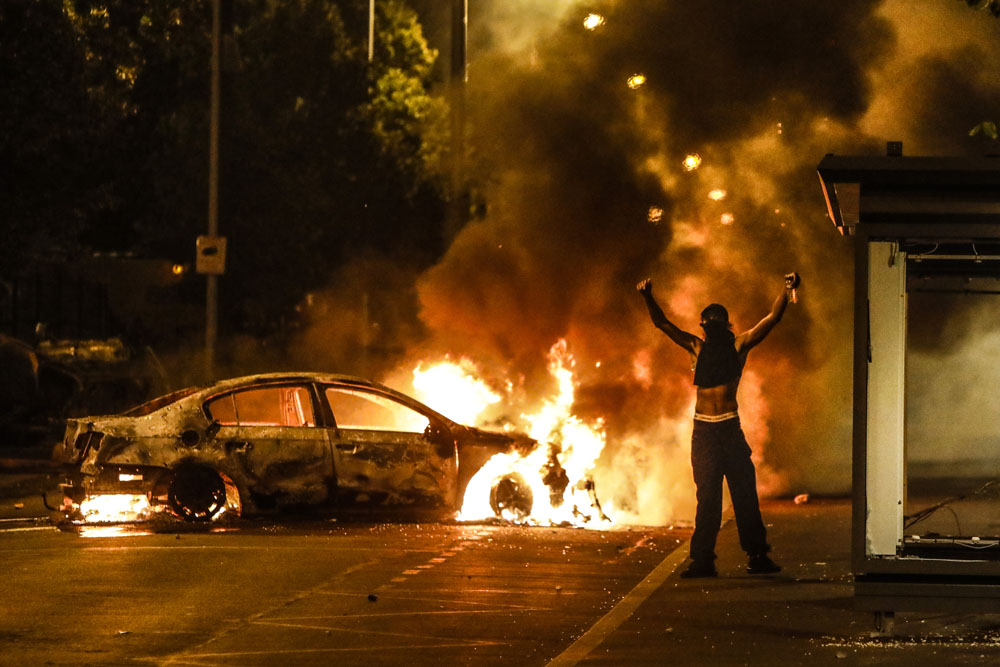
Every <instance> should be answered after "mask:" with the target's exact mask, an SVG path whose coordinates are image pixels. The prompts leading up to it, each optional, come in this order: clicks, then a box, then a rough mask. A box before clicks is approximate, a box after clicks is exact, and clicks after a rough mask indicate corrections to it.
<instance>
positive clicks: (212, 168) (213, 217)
mask: <svg viewBox="0 0 1000 667" xmlns="http://www.w3.org/2000/svg"><path fill="white" fill-rule="evenodd" d="M211 95H212V100H211V108H210V111H209V142H208V236H209V237H213V238H214V237H217V236H218V235H219V118H220V107H221V102H222V101H221V97H222V0H212V91H211ZM205 278H206V291H205V369H204V372H205V380H206V381H211V380H212V379H213V377H214V375H215V342H216V338H217V337H218V331H219V320H218V316H219V303H218V301H219V277H218V276H217V275H215V274H214V273H209V274H206V276H205Z"/></svg>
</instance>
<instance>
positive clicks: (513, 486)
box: [490, 472, 535, 521]
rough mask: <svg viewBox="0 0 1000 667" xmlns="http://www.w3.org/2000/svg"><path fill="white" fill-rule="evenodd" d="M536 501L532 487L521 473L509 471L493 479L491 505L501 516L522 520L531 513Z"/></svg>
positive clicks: (494, 511) (495, 512) (502, 517)
mask: <svg viewBox="0 0 1000 667" xmlns="http://www.w3.org/2000/svg"><path fill="white" fill-rule="evenodd" d="M534 502H535V499H534V494H532V492H531V487H530V486H528V483H527V482H526V481H524V477H522V476H521V475H520V474H519V473H516V472H512V473H508V474H506V475H502V476H500V477H497V478H496V479H495V480H493V486H492V487H490V507H491V508H493V513H494V514H496V515H497V516H498V517H499V518H501V519H514V520H515V521H518V520H521V519H523V518H525V517H527V516H529V515H530V514H531V508H532V506H533V505H534ZM505 513H506V514H505Z"/></svg>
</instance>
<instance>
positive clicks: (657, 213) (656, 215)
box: [649, 206, 663, 225]
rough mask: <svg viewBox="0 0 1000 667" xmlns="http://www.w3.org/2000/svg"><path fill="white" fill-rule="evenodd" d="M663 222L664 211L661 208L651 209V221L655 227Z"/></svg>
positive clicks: (653, 207) (651, 207)
mask: <svg viewBox="0 0 1000 667" xmlns="http://www.w3.org/2000/svg"><path fill="white" fill-rule="evenodd" d="M662 220H663V209H662V208H660V207H659V206H650V207H649V221H650V222H651V223H653V224H654V225H655V224H657V223H659V222H661V221H662Z"/></svg>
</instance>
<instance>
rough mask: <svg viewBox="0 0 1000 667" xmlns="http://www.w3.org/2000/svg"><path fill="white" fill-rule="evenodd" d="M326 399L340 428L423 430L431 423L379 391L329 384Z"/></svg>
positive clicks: (407, 431)
mask: <svg viewBox="0 0 1000 667" xmlns="http://www.w3.org/2000/svg"><path fill="white" fill-rule="evenodd" d="M326 398H327V401H329V403H330V409H331V410H332V411H333V417H334V421H335V422H336V423H337V426H338V427H339V428H343V429H360V430H369V431H398V432H403V433H422V432H423V431H424V430H425V429H426V428H427V426H428V425H429V424H430V419H428V418H427V417H426V416H425V415H423V414H421V413H419V412H417V411H416V410H413V409H412V408H410V407H409V406H406V405H402V404H401V403H397V402H396V401H393V400H392V399H390V398H387V397H385V396H380V395H378V394H372V393H368V392H363V391H356V390H352V389H341V388H337V387H328V388H327V389H326Z"/></svg>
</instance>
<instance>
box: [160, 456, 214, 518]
mask: <svg viewBox="0 0 1000 667" xmlns="http://www.w3.org/2000/svg"><path fill="white" fill-rule="evenodd" d="M167 501H168V502H169V503H170V507H171V509H173V511H174V512H175V513H176V514H177V515H178V516H179V517H181V518H182V519H184V520H185V521H208V520H209V519H211V518H212V517H214V516H215V515H216V514H218V513H219V511H220V510H221V509H222V508H223V507H225V506H226V483H225V482H224V481H223V480H222V477H220V476H219V473H217V472H215V471H214V470H212V469H211V468H209V467H208V466H204V465H197V464H189V465H183V466H181V467H179V468H177V469H176V470H175V471H174V474H173V477H172V478H171V480H170V488H169V489H168V491H167Z"/></svg>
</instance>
